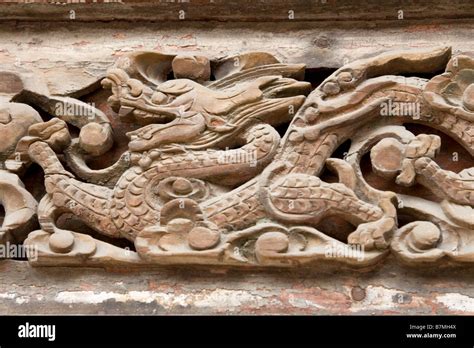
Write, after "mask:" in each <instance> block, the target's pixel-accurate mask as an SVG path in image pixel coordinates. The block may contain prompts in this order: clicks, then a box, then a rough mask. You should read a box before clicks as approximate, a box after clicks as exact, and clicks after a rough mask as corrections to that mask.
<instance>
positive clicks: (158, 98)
mask: <svg viewBox="0 0 474 348" xmlns="http://www.w3.org/2000/svg"><path fill="white" fill-rule="evenodd" d="M167 100H168V98H167V97H166V94H164V93H161V92H155V93H153V95H152V96H151V101H152V102H153V103H155V104H162V103H164V102H166V101H167Z"/></svg>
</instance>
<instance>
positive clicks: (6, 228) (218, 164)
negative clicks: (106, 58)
mask: <svg viewBox="0 0 474 348" xmlns="http://www.w3.org/2000/svg"><path fill="white" fill-rule="evenodd" d="M443 71H444V72H443ZM440 72H441V73H440ZM6 73H7V72H4V73H3V74H6ZM11 74H15V73H11ZM420 75H431V76H434V77H432V78H429V79H426V78H422V77H418V76H420ZM304 76H305V67H304V65H295V64H285V63H282V62H279V61H278V60H277V59H276V58H275V57H273V56H272V55H270V54H266V53H255V52H253V53H247V54H242V55H239V56H235V57H228V58H225V59H209V58H206V57H201V56H180V55H166V54H161V53H158V52H133V53H131V54H128V55H125V56H122V57H120V58H119V59H118V60H117V61H116V63H115V64H114V66H113V67H111V68H110V69H109V70H108V72H107V74H106V76H105V77H104V78H103V79H102V80H101V81H98V83H97V84H96V85H94V86H92V87H91V86H88V87H87V88H84V89H82V90H77V91H74V92H73V93H70V94H68V95H53V94H51V93H50V92H49V91H48V87H47V86H46V84H45V83H43V82H42V81H41V79H39V78H38V77H35V76H33V75H31V74H27V73H18V79H19V81H21V83H20V85H21V88H19V89H18V91H15V93H12V94H11V95H4V96H3V98H2V99H1V100H2V102H1V108H0V129H1V134H2V139H3V140H2V142H1V146H0V151H1V152H0V160H1V166H2V169H1V172H0V202H1V204H2V205H3V207H4V210H5V217H4V219H3V224H2V227H1V232H0V241H1V243H2V245H4V246H7V245H12V244H16V245H19V244H23V245H24V247H25V248H27V250H28V251H29V255H28V257H29V261H30V263H31V264H32V265H34V266H88V267H89V266H98V267H105V266H122V265H126V266H136V267H143V268H146V267H154V266H156V265H161V264H171V265H178V264H209V265H229V266H237V267H249V266H257V267H267V266H269V267H270V266H278V267H298V266H307V267H317V266H318V265H319V264H345V265H348V266H349V267H365V266H370V265H375V264H377V263H379V262H381V261H382V260H383V259H384V258H385V257H387V256H388V255H389V254H392V255H394V256H396V258H397V259H398V260H399V261H400V262H403V263H407V264H409V265H418V264H426V263H436V264H439V263H446V264H447V265H455V264H461V263H466V262H472V261H474V239H473V238H472V234H473V232H474V211H473V206H474V167H473V161H472V155H473V154H474V124H473V122H474V58H472V57H469V56H464V55H456V56H452V55H451V50H450V49H449V48H440V49H437V50H432V51H404V52H387V53H384V54H381V55H379V56H376V57H373V58H368V59H366V60H359V61H354V62H352V63H349V64H347V65H345V66H343V67H341V68H340V69H338V70H336V71H335V72H333V73H332V74H331V75H330V76H329V77H327V78H326V79H325V80H324V81H323V82H322V83H321V84H319V85H318V86H317V87H316V88H314V89H313V88H312V86H311V84H310V83H309V82H306V81H305V80H304ZM99 82H100V85H99ZM91 98H92V99H93V100H95V102H93V103H91V102H88V100H92V99H91ZM413 125H415V127H413ZM416 127H418V128H416ZM414 129H417V130H420V129H421V130H422V131H417V132H415V131H414ZM440 134H443V136H442V137H441V136H440ZM445 138H447V139H450V141H453V142H456V143H457V144H458V146H459V148H460V149H463V150H462V151H465V152H466V154H467V157H468V158H467V160H466V163H469V164H470V165H468V166H465V167H464V168H462V169H460V170H459V171H457V172H456V171H452V170H450V169H447V168H444V167H443V165H442V163H441V164H440V163H439V161H437V155H438V154H439V153H440V150H441V149H442V146H443V142H444V139H445ZM344 146H346V150H347V151H344V153H343V154H341V151H340V149H341V148H343V147H344ZM40 168H41V169H40ZM35 171H36V172H40V173H41V175H40V176H37V178H40V179H36V180H37V181H38V180H40V181H41V182H40V183H37V184H35V185H37V186H40V187H41V189H39V188H38V187H32V185H29V186H28V185H25V184H24V183H23V182H26V181H28V180H29V179H28V178H29V176H31V175H32V173H33V172H35ZM43 174H44V175H43ZM374 178H375V179H374ZM30 181H31V180H30ZM377 182H379V183H380V182H383V183H384V185H385V186H383V185H377V184H376V183H377ZM35 185H33V186H35ZM382 186H383V187H382ZM43 187H44V188H43ZM421 191H423V192H425V193H426V192H428V194H424V195H422V194H420V192H421ZM71 221H72V222H71Z"/></svg>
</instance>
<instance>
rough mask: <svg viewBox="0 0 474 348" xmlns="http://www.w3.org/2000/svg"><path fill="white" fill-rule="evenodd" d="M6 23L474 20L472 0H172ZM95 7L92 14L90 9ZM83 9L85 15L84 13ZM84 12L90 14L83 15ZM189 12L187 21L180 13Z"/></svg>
mask: <svg viewBox="0 0 474 348" xmlns="http://www.w3.org/2000/svg"><path fill="white" fill-rule="evenodd" d="M0 4H2V5H3V6H1V7H0V18H1V20H20V21H64V20H69V19H70V18H69V11H70V10H74V11H76V18H75V20H77V21H112V20H114V21H116V20H122V21H133V22H134V21H183V20H184V21H188V20H193V21H226V22H228V21H243V22H248V21H251V22H261V21H288V20H289V16H290V13H289V11H293V14H294V18H292V19H291V20H294V21H318V22H321V21H323V22H324V21H347V20H356V21H375V20H383V21H393V20H397V19H398V11H399V10H403V17H404V18H406V19H410V20H423V19H430V20H438V19H461V18H472V17H474V9H473V7H472V4H471V2H470V1H468V0H454V1H449V0H442V1H436V2H433V1H429V0H421V1H415V2H405V3H400V1H396V0H388V1H383V2H378V1H367V0H365V1H358V2H354V1H352V0H339V1H334V0H319V1H311V2H308V1H306V0H289V1H287V0H267V1H234V2H231V1H225V0H214V1H208V0H176V1H174V0H171V1H170V0H167V1H159V2H158V1H147V0H139V1H136V0H135V1H126V0H124V1H110V2H106V1H104V0H98V1H92V0H88V1H74V0H62V1H45V0H39V1H32V0H29V1H25V0H23V1H20V0H18V1H0ZM92 7H93V11H92V10H91V8H92ZM81 10H83V11H82V12H81ZM84 10H85V11H84ZM181 10H183V11H185V13H184V16H185V17H184V18H182V16H181V17H180V11H181Z"/></svg>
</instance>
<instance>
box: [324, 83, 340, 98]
mask: <svg viewBox="0 0 474 348" xmlns="http://www.w3.org/2000/svg"><path fill="white" fill-rule="evenodd" d="M322 90H323V92H324V93H326V94H328V95H336V94H338V93H339V92H340V91H341V87H339V84H338V83H337V82H333V81H328V82H326V83H325V84H324V86H323V87H322Z"/></svg>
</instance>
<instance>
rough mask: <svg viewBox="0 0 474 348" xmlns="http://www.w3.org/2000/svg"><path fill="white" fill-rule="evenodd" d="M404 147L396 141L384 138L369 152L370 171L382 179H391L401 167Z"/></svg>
mask: <svg viewBox="0 0 474 348" xmlns="http://www.w3.org/2000/svg"><path fill="white" fill-rule="evenodd" d="M404 158H405V156H404V147H403V144H401V143H400V142H399V141H398V140H396V139H393V138H385V139H382V140H380V141H379V142H378V143H377V144H376V145H375V146H374V147H373V148H372V150H371V151H370V160H371V162H372V169H373V170H374V172H375V173H377V174H378V175H380V176H382V177H384V178H389V179H390V178H393V177H395V176H396V175H397V173H398V172H399V170H400V169H401V167H402V161H403V159H404Z"/></svg>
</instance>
